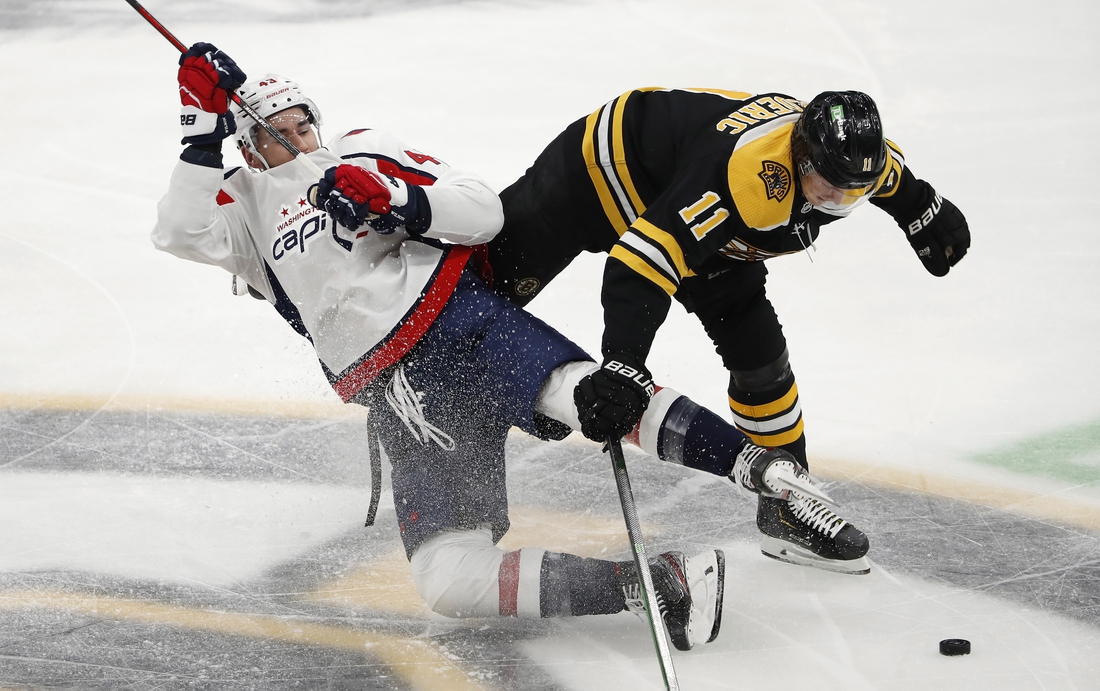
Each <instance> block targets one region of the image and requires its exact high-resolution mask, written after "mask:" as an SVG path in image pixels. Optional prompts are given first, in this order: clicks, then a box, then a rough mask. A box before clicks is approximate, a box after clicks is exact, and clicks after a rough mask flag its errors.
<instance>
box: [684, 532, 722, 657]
mask: <svg viewBox="0 0 1100 691" xmlns="http://www.w3.org/2000/svg"><path fill="white" fill-rule="evenodd" d="M684 562H685V563H684V571H685V574H684V576H685V577H686V578H687V581H688V587H689V589H690V592H691V618H690V619H689V620H688V626H687V634H688V640H689V641H690V642H691V643H692V644H693V645H694V644H695V643H697V642H699V641H702V642H704V643H710V642H711V641H713V640H714V639H715V638H717V637H718V630H719V629H720V628H721V626H722V599H723V596H724V595H725V589H726V555H725V553H724V552H723V551H722V550H720V549H708V550H707V551H706V552H703V553H702V554H699V555H697V556H694V557H689V558H687V559H685V560H684Z"/></svg>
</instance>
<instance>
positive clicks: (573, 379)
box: [535, 360, 600, 432]
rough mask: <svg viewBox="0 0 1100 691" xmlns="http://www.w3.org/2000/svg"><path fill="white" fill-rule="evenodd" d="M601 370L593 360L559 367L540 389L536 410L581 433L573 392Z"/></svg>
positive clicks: (579, 361)
mask: <svg viewBox="0 0 1100 691" xmlns="http://www.w3.org/2000/svg"><path fill="white" fill-rule="evenodd" d="M599 368H600V366H599V365H597V364H596V363H595V362H593V361H591V360H573V361H572V362H567V363H565V364H563V365H558V366H557V367H556V368H555V369H554V371H553V372H551V373H550V376H548V377H547V378H546V381H544V382H543V383H542V386H541V387H540V388H539V395H538V398H536V399H535V410H536V411H537V412H539V413H542V414H543V415H545V416H546V417H549V418H552V419H554V420H557V421H559V422H564V423H565V424H567V425H569V426H570V427H571V428H572V429H574V430H576V431H578V432H579V431H580V429H581V418H580V414H579V413H578V412H577V404H576V403H574V402H573V390H574V389H576V388H577V384H579V383H580V382H581V379H584V378H585V377H587V376H588V375H589V374H592V373H593V372H595V371H596V370H598V369H599Z"/></svg>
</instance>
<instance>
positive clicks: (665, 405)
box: [535, 360, 681, 458]
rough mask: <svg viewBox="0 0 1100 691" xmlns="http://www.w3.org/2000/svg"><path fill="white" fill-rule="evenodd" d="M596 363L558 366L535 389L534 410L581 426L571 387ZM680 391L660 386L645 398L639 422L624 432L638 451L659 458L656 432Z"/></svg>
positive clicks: (577, 362) (585, 362)
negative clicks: (628, 433)
mask: <svg viewBox="0 0 1100 691" xmlns="http://www.w3.org/2000/svg"><path fill="white" fill-rule="evenodd" d="M599 368H600V366H599V365H598V364H596V363H595V362H592V361H591V360H575V361H573V362H567V363H565V364H564V365H560V366H558V367H557V368H556V369H555V370H554V371H553V372H551V373H550V376H549V377H547V378H546V381H544V382H543V383H542V387H541V388H540V389H539V395H538V399H537V400H536V401H535V410H537V411H538V412H540V413H542V414H543V415H545V416H547V417H549V418H553V419H555V420H558V421H560V422H564V423H565V424H567V425H569V426H570V427H571V428H573V429H574V430H576V431H578V432H579V431H580V429H581V419H580V414H579V413H577V405H576V404H575V403H574V402H573V390H574V389H576V388H577V384H579V383H580V381H581V379H584V378H585V377H586V376H588V375H589V374H592V373H593V372H595V371H596V370H598V369H599ZM680 396H681V394H680V393H677V392H676V391H675V390H673V389H669V388H661V389H659V390H658V391H657V392H656V393H655V394H653V398H652V399H650V401H649V407H648V408H646V411H645V413H644V414H643V415H642V419H641V422H639V423H638V427H637V429H636V430H635V432H636V433H637V437H636V438H635V435H634V434H631V435H628V436H627V438H626V439H627V441H631V442H634V443H635V444H637V445H638V446H639V447H641V449H642V451H645V452H646V453H648V454H649V455H650V456H653V457H654V458H660V454H659V453H658V451H657V439H658V433H659V432H660V431H661V425H663V424H664V421H665V415H666V414H667V413H668V409H669V407H670V406H671V405H672V404H673V403H675V402H676V399H678V398H680Z"/></svg>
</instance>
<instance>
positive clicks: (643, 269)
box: [609, 244, 676, 295]
mask: <svg viewBox="0 0 1100 691" xmlns="http://www.w3.org/2000/svg"><path fill="white" fill-rule="evenodd" d="M609 256H611V257H612V258H614V259H618V260H619V261H621V262H622V263H623V264H626V265H627V266H628V267H630V268H631V269H632V270H633V271H634V272H635V273H637V274H638V275H640V276H642V277H644V278H647V279H649V280H650V281H652V282H653V283H655V284H657V286H659V287H660V288H661V290H663V291H665V292H666V293H668V294H669V295H673V294H675V293H676V285H675V284H673V282H672V281H670V280H668V279H667V278H665V276H664V274H662V273H661V272H660V271H657V269H654V268H653V267H652V266H650V265H649V262H647V261H645V260H644V259H642V258H641V257H639V256H638V255H636V254H634V253H633V252H631V251H630V250H629V249H627V248H626V247H624V246H623V245H621V244H617V245H615V246H614V247H612V248H611V254H610V255H609Z"/></svg>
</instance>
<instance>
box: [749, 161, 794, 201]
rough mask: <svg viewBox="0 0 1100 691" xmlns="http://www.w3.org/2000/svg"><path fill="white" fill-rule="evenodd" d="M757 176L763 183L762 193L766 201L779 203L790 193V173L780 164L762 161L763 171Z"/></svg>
mask: <svg viewBox="0 0 1100 691" xmlns="http://www.w3.org/2000/svg"><path fill="white" fill-rule="evenodd" d="M757 175H759V176H760V179H761V180H763V181H764V193H765V194H767V195H768V199H774V200H775V201H777V202H781V201H783V199H784V198H785V197H786V196H787V194H788V193H789V192H790V191H791V171H789V170H787V167H786V166H785V165H783V164H782V163H776V162H775V161H764V169H763V170H761V171H760V172H759V173H757Z"/></svg>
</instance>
